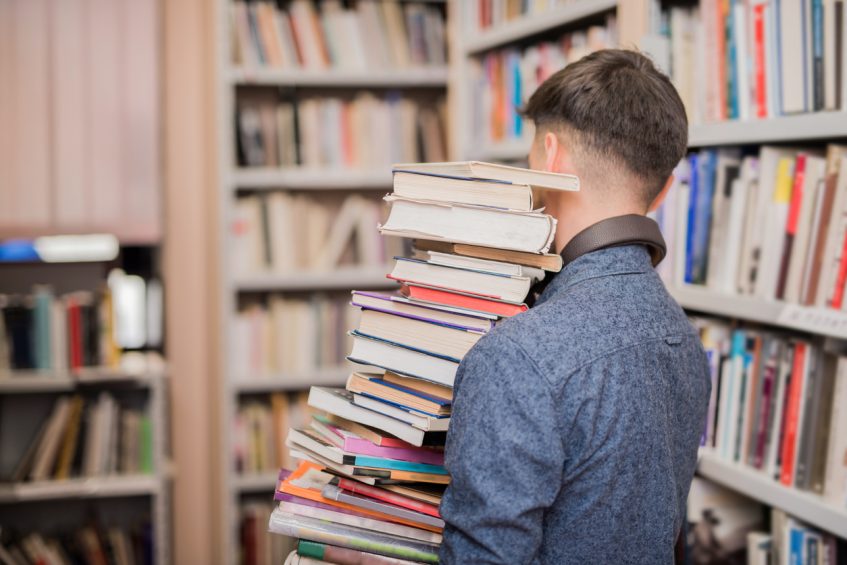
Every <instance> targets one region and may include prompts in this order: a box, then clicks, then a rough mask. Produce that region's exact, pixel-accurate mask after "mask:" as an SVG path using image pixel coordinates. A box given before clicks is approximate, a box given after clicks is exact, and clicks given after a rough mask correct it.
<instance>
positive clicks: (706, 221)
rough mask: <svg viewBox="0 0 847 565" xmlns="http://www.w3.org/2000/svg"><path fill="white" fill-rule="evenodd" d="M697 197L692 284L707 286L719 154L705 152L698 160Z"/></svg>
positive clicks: (695, 200) (709, 151)
mask: <svg viewBox="0 0 847 565" xmlns="http://www.w3.org/2000/svg"><path fill="white" fill-rule="evenodd" d="M697 164H698V170H697V195H696V198H695V197H694V195H693V194H692V200H694V202H695V206H696V218H695V220H694V242H693V255H694V256H693V259H692V263H693V264H692V273H691V275H692V282H694V283H695V284H706V274H707V271H708V267H709V241H710V238H711V231H712V230H711V228H712V200H714V193H715V170H716V168H717V152H715V151H713V150H708V151H703V152H701V153H700V158H699V159H698V163H697Z"/></svg>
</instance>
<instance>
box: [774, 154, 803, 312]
mask: <svg viewBox="0 0 847 565" xmlns="http://www.w3.org/2000/svg"><path fill="white" fill-rule="evenodd" d="M805 178H806V155H805V154H804V153H801V154H799V155H798V156H797V163H796V165H795V167H794V187H793V189H792V190H791V201H790V203H789V205H788V222H786V225H785V243H784V244H783V246H782V258H781V260H780V266H779V278H778V279H777V283H776V297H777V299H779V300H782V299H783V298H784V297H785V285H786V283H787V282H788V270H789V268H790V264H791V251H792V248H793V246H794V238H795V236H796V235H797V225H798V224H799V222H800V209H801V206H802V204H803V183H804V182H805Z"/></svg>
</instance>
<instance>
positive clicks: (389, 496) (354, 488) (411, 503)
mask: <svg viewBox="0 0 847 565" xmlns="http://www.w3.org/2000/svg"><path fill="white" fill-rule="evenodd" d="M338 487H339V488H341V489H343V490H347V491H350V492H352V493H355V494H361V495H363V496H367V497H370V498H375V499H377V500H381V501H383V502H388V503H390V504H396V505H397V506H402V507H403V508H408V509H409V510H414V511H416V512H421V513H423V514H428V515H430V516H434V517H436V518H440V517H441V513H440V512H439V511H438V506H435V505H433V504H427V503H426V502H421V501H419V500H414V499H411V498H409V497H407V496H403V495H401V494H396V493H393V492H391V491H387V490H385V489H381V488H379V487H372V486H370V485H366V484H362V483H360V482H358V481H351V480H350V479H344V478H340V479H339V480H338Z"/></svg>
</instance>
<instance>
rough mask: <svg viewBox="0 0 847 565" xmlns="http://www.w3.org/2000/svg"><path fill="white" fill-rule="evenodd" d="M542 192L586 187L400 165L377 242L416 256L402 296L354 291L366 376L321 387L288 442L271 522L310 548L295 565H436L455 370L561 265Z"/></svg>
mask: <svg viewBox="0 0 847 565" xmlns="http://www.w3.org/2000/svg"><path fill="white" fill-rule="evenodd" d="M535 188H548V189H556V190H578V189H579V181H578V179H577V178H576V177H573V176H569V175H558V174H551V173H542V172H537V171H529V170H525V169H518V168H514V167H506V166H502V165H490V164H487V163H479V162H467V163H432V164H426V165H424V164H416V165H396V166H395V168H394V192H393V193H392V194H390V195H388V196H386V200H387V201H388V202H389V203H390V204H391V211H390V213H389V216H388V219H387V221H386V222H385V223H384V224H383V225H382V226H380V231H381V232H382V234H383V235H391V236H397V237H404V238H411V239H414V240H415V241H414V248H413V252H412V256H411V257H397V258H396V261H395V264H394V268H393V269H392V271H391V272H390V273H389V274H388V277H389V278H391V279H393V280H396V281H398V282H399V283H400V284H401V287H400V291H399V292H397V293H391V294H389V293H376V292H361V291H354V292H353V298H352V305H353V306H355V307H357V308H359V309H361V316H360V318H359V320H360V321H359V325H358V327H357V329H355V330H354V331H352V332H351V335H352V337H353V346H352V352H351V353H350V355H349V357H348V359H349V360H350V361H352V362H354V363H357V364H359V365H362V366H363V367H364V368H363V369H362V370H361V371H356V372H354V373H353V374H351V375H350V377H349V379H348V381H347V386H346V388H344V389H334V388H325V387H312V389H311V391H310V394H309V405H310V406H312V407H313V408H315V409H317V410H318V411H319V412H317V413H316V414H315V415H314V417H313V419H312V421H311V423H310V425H309V426H308V427H306V428H303V429H292V430H291V431H290V432H289V435H288V438H287V445H288V446H289V448H290V450H291V455H292V456H293V457H294V458H296V459H299V460H300V461H301V463H300V466H299V467H298V468H297V469H296V470H295V471H294V472H291V473H289V472H288V471H282V472H281V474H280V483H279V486H278V489H277V493H276V498H277V500H278V501H279V502H280V504H279V507H278V508H277V509H276V510H274V512H273V514H272V515H271V519H270V529H271V531H273V532H275V533H279V534H283V535H287V536H291V537H296V538H300V541H299V542H298V547H297V550H296V552H295V553H294V554H292V556H291V557H290V561H289V562H291V563H300V562H308V563H313V562H314V561H308V560H309V559H312V560H314V559H317V560H319V562H321V563H323V562H332V563H361V562H364V561H363V559H364V558H365V557H366V558H367V559H369V560H368V561H367V562H368V563H398V562H400V563H406V562H409V561H413V562H424V563H427V562H430V563H434V562H437V560H438V548H439V545H440V543H441V533H442V529H443V527H444V521H443V520H442V518H441V516H440V513H439V507H438V505H439V503H440V502H441V497H442V495H443V492H444V489H445V488H446V486H447V485H448V484H449V482H450V478H449V475H448V473H447V470H446V469H445V467H444V451H443V449H444V443H445V440H446V436H447V429H448V427H449V425H450V416H451V411H452V400H453V382H454V379H455V376H456V370H457V369H458V367H459V363H460V362H461V360H462V358H463V357H464V356H465V354H466V353H467V352H468V351H469V350H470V349H471V348H472V347H473V346H474V344H475V343H476V342H477V341H479V340H480V339H481V338H482V337H483V336H484V335H485V334H486V333H487V332H489V331H491V329H492V328H494V327H495V325H496V324H497V323H499V322H500V321H501V320H502V319H503V318H508V317H510V316H514V315H516V314H518V313H520V312H522V311H524V310H526V308H527V306H526V304H525V299H526V297H527V295H528V294H529V292H530V289H531V287H532V285H533V284H534V283H535V282H537V281H539V280H541V279H543V278H544V276H545V271H558V270H560V269H561V266H562V261H561V257H559V256H558V255H551V254H548V253H547V252H548V250H549V249H550V246H551V244H552V242H553V237H554V234H555V231H556V220H555V219H554V218H552V217H551V216H548V215H546V214H543V213H540V212H539V211H536V209H535V202H534V198H533V190H534V189H535ZM363 553H364V554H372V555H363ZM398 560H400V561H398ZM404 560H406V561H404Z"/></svg>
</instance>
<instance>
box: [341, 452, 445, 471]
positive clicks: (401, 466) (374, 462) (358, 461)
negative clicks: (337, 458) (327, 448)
mask: <svg viewBox="0 0 847 565" xmlns="http://www.w3.org/2000/svg"><path fill="white" fill-rule="evenodd" d="M348 459H353V461H350V462H348ZM344 463H345V464H347V465H356V466H357V467H375V468H378V469H390V470H392V471H411V472H413V473H432V474H434V475H446V474H447V470H446V469H445V468H444V467H443V466H441V465H431V464H429V463H415V462H413V461H399V460H397V459H385V458H384V457H373V456H371V455H352V456H351V455H345V456H344Z"/></svg>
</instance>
